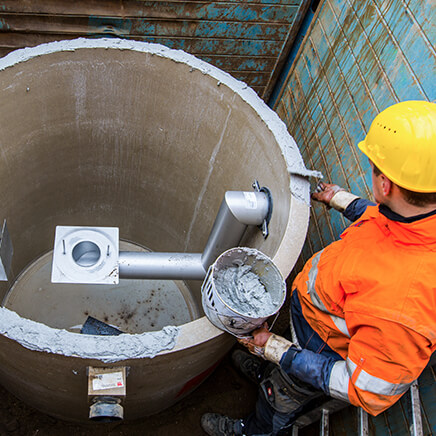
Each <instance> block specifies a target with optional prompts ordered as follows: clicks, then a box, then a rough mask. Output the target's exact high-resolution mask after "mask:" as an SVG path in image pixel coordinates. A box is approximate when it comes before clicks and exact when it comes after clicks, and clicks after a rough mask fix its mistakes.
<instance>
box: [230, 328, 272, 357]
mask: <svg viewBox="0 0 436 436" xmlns="http://www.w3.org/2000/svg"><path fill="white" fill-rule="evenodd" d="M251 334H252V335H253V337H252V338H247V337H246V338H239V339H238V341H239V343H241V344H242V345H244V346H245V347H247V348H248V351H249V352H250V353H252V354H255V355H257V356H262V357H263V356H264V350H265V344H266V341H267V340H268V339H269V338H270V336H271V335H272V333H271V332H270V331H269V330H268V324H267V323H264V324H263V326H262V327H261V328H259V329H257V330H254V331H253V332H252V333H251Z"/></svg>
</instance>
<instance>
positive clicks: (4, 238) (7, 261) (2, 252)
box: [0, 220, 14, 282]
mask: <svg viewBox="0 0 436 436" xmlns="http://www.w3.org/2000/svg"><path fill="white" fill-rule="evenodd" d="M13 253H14V249H13V247H12V241H11V237H10V236H9V231H8V228H7V226H6V220H4V221H3V227H2V231H1V234H0V280H1V281H4V282H7V281H8V279H9V278H10V277H9V275H10V272H11V264H12V255H13Z"/></svg>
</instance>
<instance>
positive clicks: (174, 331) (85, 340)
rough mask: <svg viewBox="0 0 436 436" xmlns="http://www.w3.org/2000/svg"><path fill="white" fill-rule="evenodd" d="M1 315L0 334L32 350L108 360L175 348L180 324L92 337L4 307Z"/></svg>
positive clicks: (113, 360) (137, 357)
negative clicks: (22, 315) (26, 317)
mask: <svg viewBox="0 0 436 436" xmlns="http://www.w3.org/2000/svg"><path fill="white" fill-rule="evenodd" d="M0 317H1V319H2V323H1V324H0V334H2V335H4V336H6V337H8V338H10V339H13V340H14V341H18V342H19V343H20V344H21V345H22V346H23V347H26V348H28V349H29V350H35V351H45V352H49V353H55V354H62V355H64V356H76V357H82V358H88V359H98V360H101V361H102V362H105V363H111V362H118V361H120V360H124V359H141V358H144V357H149V358H153V357H154V356H156V355H157V354H158V353H160V352H161V351H164V350H171V349H173V348H174V346H175V344H176V339H177V336H178V334H179V328H178V327H174V326H166V327H164V328H163V329H162V330H160V331H157V332H147V333H142V334H137V335H131V334H122V335H119V336H91V335H81V334H77V333H71V332H68V331H66V330H61V329H54V328H51V327H49V326H47V325H45V324H41V323H39V322H36V321H32V320H29V319H25V318H21V317H20V316H19V315H18V314H17V313H16V312H12V311H10V310H8V309H6V308H3V307H2V308H0Z"/></svg>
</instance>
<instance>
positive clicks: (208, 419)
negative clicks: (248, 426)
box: [201, 413, 244, 436]
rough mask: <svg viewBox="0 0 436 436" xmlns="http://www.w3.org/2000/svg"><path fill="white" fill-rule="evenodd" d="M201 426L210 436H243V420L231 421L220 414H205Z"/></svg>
mask: <svg viewBox="0 0 436 436" xmlns="http://www.w3.org/2000/svg"><path fill="white" fill-rule="evenodd" d="M201 426H202V427H203V430H204V431H205V432H206V433H207V434H208V435H210V436H242V431H241V429H242V428H243V426H244V425H243V423H242V419H231V418H229V417H228V416H224V415H219V414H218V413H205V414H204V415H203V416H202V417H201Z"/></svg>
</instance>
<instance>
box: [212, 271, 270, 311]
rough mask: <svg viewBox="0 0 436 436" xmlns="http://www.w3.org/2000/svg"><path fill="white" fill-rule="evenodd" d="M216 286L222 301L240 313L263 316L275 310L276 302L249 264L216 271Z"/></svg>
mask: <svg viewBox="0 0 436 436" xmlns="http://www.w3.org/2000/svg"><path fill="white" fill-rule="evenodd" d="M215 279H216V282H215V283H216V286H217V289H219V295H220V296H221V298H222V299H223V301H224V302H225V303H226V304H227V305H228V306H229V307H231V308H232V309H233V310H236V311H237V312H238V313H240V314H242V315H247V316H249V317H251V318H263V317H265V316H268V315H271V314H272V313H274V312H275V311H276V310H277V307H278V302H277V301H274V300H273V298H272V296H271V294H270V293H269V292H268V291H267V290H266V289H265V286H264V285H263V284H262V282H261V281H260V279H259V277H258V275H257V274H255V273H254V272H253V271H252V268H251V266H249V265H236V266H231V267H228V268H225V269H223V270H221V271H218V272H217V274H216V277H215Z"/></svg>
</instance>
